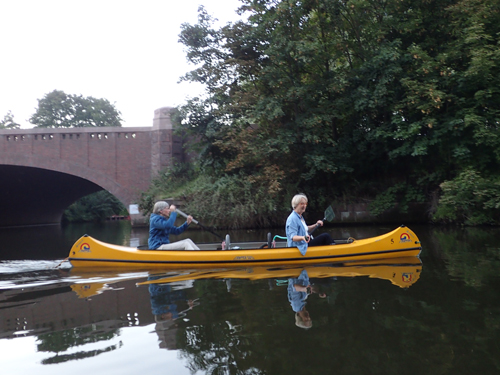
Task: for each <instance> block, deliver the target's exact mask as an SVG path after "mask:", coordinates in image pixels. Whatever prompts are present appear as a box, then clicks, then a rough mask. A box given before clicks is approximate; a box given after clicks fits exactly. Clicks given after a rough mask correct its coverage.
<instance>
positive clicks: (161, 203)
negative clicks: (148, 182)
mask: <svg viewBox="0 0 500 375" xmlns="http://www.w3.org/2000/svg"><path fill="white" fill-rule="evenodd" d="M165 207H168V202H165V201H159V202H156V203H155V206H154V207H153V213H154V214H158V213H160V211H161V210H163V209H164V208H165Z"/></svg>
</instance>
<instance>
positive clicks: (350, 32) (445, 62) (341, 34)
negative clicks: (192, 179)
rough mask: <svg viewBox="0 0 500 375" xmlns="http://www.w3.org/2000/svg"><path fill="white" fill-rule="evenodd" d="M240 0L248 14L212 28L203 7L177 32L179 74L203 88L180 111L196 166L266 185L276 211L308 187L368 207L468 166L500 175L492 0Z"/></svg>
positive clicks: (377, 208) (499, 93)
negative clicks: (182, 63) (184, 64)
mask: <svg viewBox="0 0 500 375" xmlns="http://www.w3.org/2000/svg"><path fill="white" fill-rule="evenodd" d="M241 3H242V6H241V8H240V12H241V13H242V14H244V15H245V16H247V18H246V19H244V20H242V21H239V22H236V23H234V24H228V25H226V26H224V27H222V28H220V29H215V28H214V26H213V25H214V20H213V19H212V17H211V16H210V15H209V14H208V13H207V12H206V11H205V10H204V9H203V8H200V10H199V20H198V23H197V24H195V25H189V24H184V25H183V27H182V32H181V34H180V41H181V42H182V43H183V44H184V45H185V48H186V51H187V58H188V60H189V61H190V62H192V63H193V64H195V65H196V69H194V70H193V71H191V72H190V73H188V74H187V75H186V76H185V77H184V79H185V80H188V81H193V82H199V83H202V84H204V85H205V87H206V96H204V97H203V98H194V99H192V100H190V101H189V102H188V103H186V104H185V105H184V106H182V107H180V108H179V115H180V118H181V121H180V122H181V123H182V124H183V129H184V130H185V131H187V132H188V133H189V134H190V135H192V136H195V137H196V139H198V140H199V144H198V146H199V147H198V149H197V151H198V152H199V155H200V173H201V174H202V175H205V176H212V178H214V180H217V178H219V177H222V176H230V177H229V178H232V177H236V176H237V178H235V179H234V181H236V180H238V181H239V182H238V183H239V184H241V185H242V186H245V188H243V190H242V191H246V190H247V187H246V186H247V184H250V185H251V186H253V189H251V191H252V193H251V194H253V195H254V200H257V199H260V198H257V194H258V191H259V189H263V190H264V191H266V197H267V198H268V199H270V200H272V201H273V202H274V204H271V205H269V207H270V209H276V208H278V209H283V208H284V204H286V205H288V203H286V202H288V200H289V197H290V196H291V195H292V194H294V193H296V192H298V191H303V192H306V193H310V194H312V195H314V197H312V202H311V203H314V200H315V199H316V197H318V196H320V197H323V198H325V197H327V199H329V200H330V201H335V200H344V201H345V200H359V199H367V200H370V201H372V209H373V212H374V213H381V212H383V211H384V210H385V209H386V208H388V207H393V206H394V205H396V204H397V203H398V202H399V203H401V202H403V203H404V204H402V205H400V208H402V209H404V208H405V207H407V206H408V203H411V202H423V201H426V202H431V201H432V199H433V198H432V197H436V196H437V195H438V194H440V193H441V190H440V185H441V184H442V183H444V182H445V181H448V180H453V179H454V178H456V177H457V176H459V175H460V173H462V172H463V171H465V170H468V169H474V170H475V171H477V172H478V173H481V175H483V176H488V177H487V178H488V179H491V180H490V181H497V180H498V177H499V170H500V169H499V164H500V163H499V162H500V151H499V150H500V132H499V118H500V116H499V111H500V66H499V64H498V62H499V59H500V48H499V47H500V46H499V43H498V40H499V38H498V36H499V32H500V3H498V1H496V0H401V1H386V0H370V1H368V0H335V1H332V0H306V1H294V0H241ZM485 178H486V177H485ZM199 196H201V195H199ZM189 198H190V199H194V200H196V199H197V197H196V196H194V195H193V196H189ZM446 204H447V203H446V201H443V202H441V205H446ZM440 217H441V218H444V219H452V218H451V217H447V216H446V214H443V212H442V215H441V216H440ZM453 220H458V221H460V219H459V218H458V217H457V216H455V217H454V218H453ZM494 221H495V220H494V219H493V218H492V220H490V222H494Z"/></svg>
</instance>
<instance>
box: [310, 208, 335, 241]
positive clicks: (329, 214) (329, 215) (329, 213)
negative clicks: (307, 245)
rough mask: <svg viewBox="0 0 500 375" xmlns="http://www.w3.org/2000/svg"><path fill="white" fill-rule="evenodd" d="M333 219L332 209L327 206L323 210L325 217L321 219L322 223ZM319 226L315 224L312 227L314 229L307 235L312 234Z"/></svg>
mask: <svg viewBox="0 0 500 375" xmlns="http://www.w3.org/2000/svg"><path fill="white" fill-rule="evenodd" d="M333 219H335V212H333V208H332V206H328V208H327V209H326V210H325V217H324V218H323V220H322V221H325V220H326V221H332V220H333ZM318 227H319V225H318V224H316V226H315V227H314V229H313V230H312V231H311V232H310V233H309V234H312V233H313V232H314V231H315V230H316V229H318Z"/></svg>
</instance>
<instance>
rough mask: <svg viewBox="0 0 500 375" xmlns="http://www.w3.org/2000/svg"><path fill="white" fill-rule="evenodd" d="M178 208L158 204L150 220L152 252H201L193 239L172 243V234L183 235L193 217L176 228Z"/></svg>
mask: <svg viewBox="0 0 500 375" xmlns="http://www.w3.org/2000/svg"><path fill="white" fill-rule="evenodd" d="M175 210H176V207H175V206H174V205H171V206H169V205H168V203H167V202H165V201H160V202H156V203H155V205H154V207H153V213H152V214H151V217H150V218H149V240H148V247H149V248H150V249H151V250H200V248H199V247H198V246H196V245H195V243H194V242H193V241H191V239H189V238H187V239H185V240H181V241H177V242H173V243H170V238H169V235H170V234H181V233H182V232H184V231H185V230H186V229H187V227H188V226H189V224H191V221H192V220H193V217H192V216H191V215H189V216H188V217H187V219H186V222H185V223H184V224H182V225H181V226H180V227H176V226H174V223H175V219H176V218H177V212H175Z"/></svg>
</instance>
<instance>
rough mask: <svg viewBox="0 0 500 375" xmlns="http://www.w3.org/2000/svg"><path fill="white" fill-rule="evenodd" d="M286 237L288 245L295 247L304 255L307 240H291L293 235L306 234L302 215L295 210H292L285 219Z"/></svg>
mask: <svg viewBox="0 0 500 375" xmlns="http://www.w3.org/2000/svg"><path fill="white" fill-rule="evenodd" d="M285 231H286V238H287V246H288V247H297V248H298V249H299V251H300V253H301V254H302V255H306V251H307V242H306V241H292V238H293V237H294V236H306V235H307V233H306V229H305V228H304V225H303V224H302V216H300V215H299V214H298V213H297V212H295V211H292V213H291V214H290V216H288V219H286V227H285Z"/></svg>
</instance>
